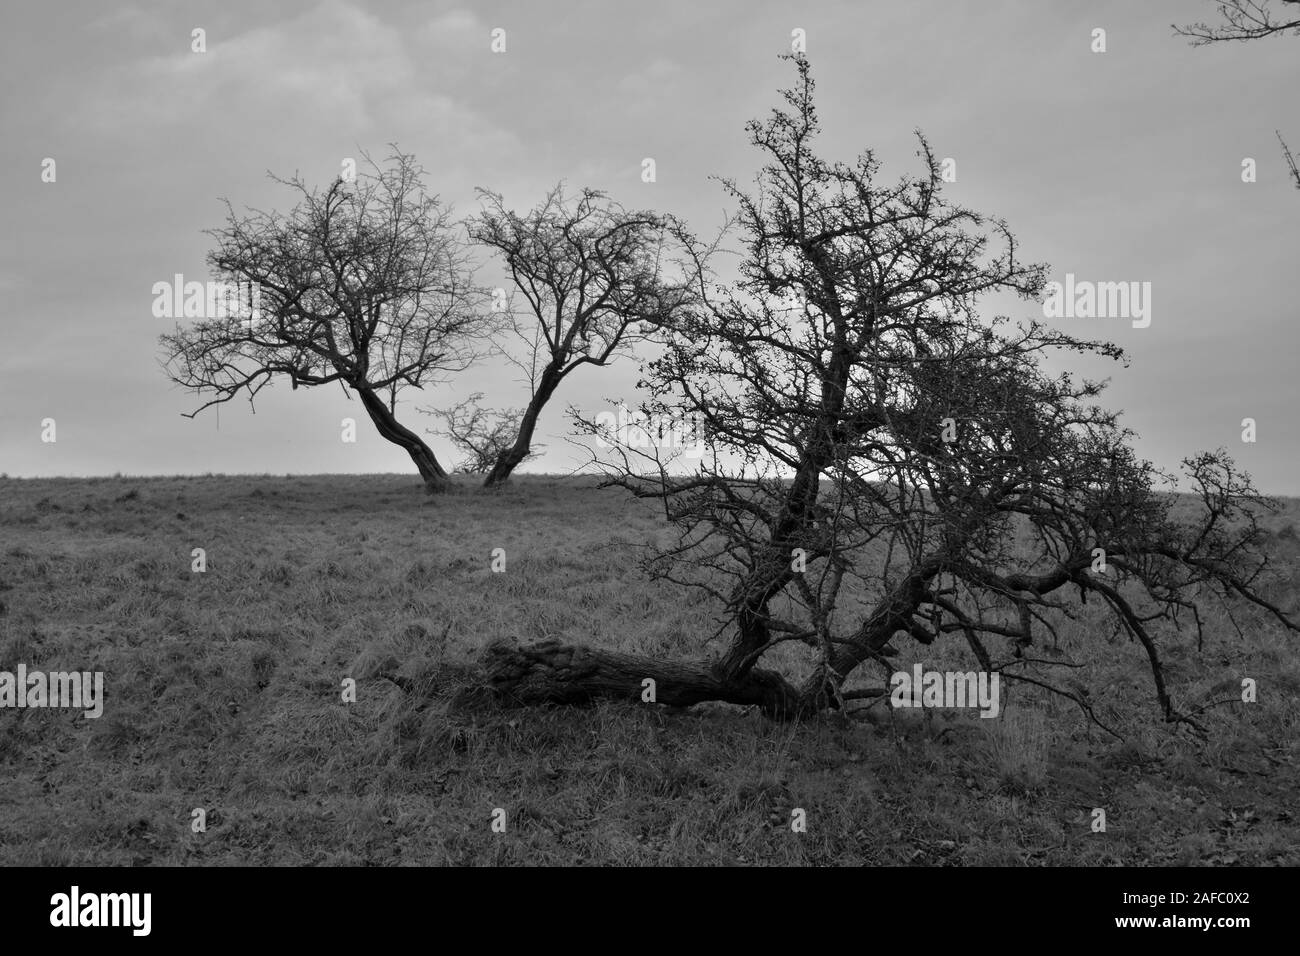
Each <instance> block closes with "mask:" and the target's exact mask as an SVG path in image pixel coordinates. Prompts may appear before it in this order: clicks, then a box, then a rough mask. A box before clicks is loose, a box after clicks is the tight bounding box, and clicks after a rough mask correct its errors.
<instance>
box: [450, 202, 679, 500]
mask: <svg viewBox="0 0 1300 956" xmlns="http://www.w3.org/2000/svg"><path fill="white" fill-rule="evenodd" d="M479 193H480V196H481V198H482V200H483V211H482V213H481V215H479V216H478V217H476V218H475V219H473V220H471V224H470V235H471V236H472V238H473V239H475V240H476V241H478V242H479V243H482V244H483V245H485V246H488V247H489V248H491V249H493V250H495V251H496V252H497V253H499V254H500V256H501V259H502V261H503V263H504V265H505V268H506V272H507V274H508V276H509V278H510V281H511V283H512V284H513V286H514V291H515V294H516V295H517V296H518V297H520V298H522V300H523V302H524V303H525V305H526V314H524V315H519V314H517V313H516V312H515V311H514V310H513V309H510V310H508V315H509V323H510V327H511V329H512V330H513V332H514V334H515V336H516V337H517V339H518V340H519V341H520V342H522V343H523V345H524V352H523V355H522V357H521V356H518V355H515V354H513V353H510V352H508V351H506V352H504V354H506V356H507V358H509V359H510V360H511V361H512V362H514V364H515V365H516V366H518V367H519V368H520V369H521V370H522V371H523V373H524V377H525V381H526V384H527V386H528V390H529V399H528V403H527V405H526V406H525V407H524V408H523V409H522V411H521V412H520V413H519V414H518V415H515V414H513V413H504V414H502V413H491V412H487V411H486V410H485V411H484V412H483V413H482V414H481V415H476V416H473V417H470V418H466V417H465V416H464V415H462V418H461V421H460V422H459V425H460V429H461V434H462V437H461V444H462V445H465V444H466V443H467V439H469V444H471V445H476V446H478V447H481V448H485V447H491V446H500V451H499V453H498V454H497V456H496V459H495V461H494V462H493V465H492V467H491V468H490V469H489V470H488V472H487V477H486V478H485V480H484V487H492V486H494V485H499V484H501V483H502V482H504V481H505V480H506V479H507V478H509V477H510V474H511V473H512V472H513V471H514V470H515V468H517V467H518V466H519V464H520V463H521V462H523V461H524V460H526V459H527V458H528V457H529V456H530V454H531V453H532V448H533V435H534V433H535V431H536V429H537V422H538V419H539V418H540V416H541V414H542V410H543V409H544V408H545V407H546V404H547V402H549V401H550V400H551V398H552V396H553V395H554V394H555V392H556V390H557V389H558V388H559V386H560V384H561V383H562V382H563V381H564V379H565V378H567V377H568V376H569V375H571V374H572V373H573V372H574V371H576V370H577V369H579V368H581V367H582V366H584V365H593V366H604V365H608V364H610V363H611V362H613V361H614V360H615V359H616V358H618V357H619V356H621V355H626V354H628V353H630V352H631V350H632V349H633V347H634V346H635V344H636V343H637V342H639V341H641V340H643V339H644V338H645V336H646V335H647V334H648V333H649V332H651V331H652V330H653V329H655V328H657V327H658V326H660V325H661V324H663V323H665V322H667V321H668V320H669V319H670V318H671V316H672V315H673V314H674V312H675V311H677V310H679V309H680V308H681V307H682V306H683V305H684V304H685V303H686V302H688V301H689V300H690V297H691V285H690V283H689V282H688V281H683V280H680V279H676V280H675V279H673V278H671V277H670V274H671V273H672V272H673V269H674V266H675V265H676V264H675V263H674V262H672V261H670V259H669V257H668V249H669V245H668V244H669V242H670V241H671V237H672V233H673V230H672V226H673V223H672V220H671V217H667V216H663V215H660V214H658V213H653V212H637V211H629V210H626V209H624V208H623V207H622V206H620V205H619V204H617V203H615V202H613V201H612V200H610V199H608V198H607V197H606V196H605V194H603V193H601V192H598V191H596V190H593V189H583V190H582V191H581V192H580V193H578V195H577V196H573V197H571V196H568V195H566V194H565V191H564V188H563V186H562V185H559V186H556V187H555V188H554V189H552V190H551V192H550V193H549V194H548V195H547V196H546V198H545V200H543V202H542V203H541V204H540V205H538V206H537V207H536V208H534V209H532V210H530V211H529V212H527V213H525V214H523V215H520V214H519V213H516V212H513V211H511V210H508V209H506V207H505V205H504V202H503V200H502V198H501V196H500V195H498V194H496V193H492V192H488V191H486V190H480V191H479ZM467 425H470V426H473V427H472V428H470V429H469V430H468V431H466V426H467ZM507 428H513V429H514V434H513V439H512V440H511V441H510V442H509V443H507V444H504V445H501V444H500V439H501V437H502V436H503V435H504V433H505V430H506V429H507Z"/></svg>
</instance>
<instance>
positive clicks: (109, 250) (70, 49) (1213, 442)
mask: <svg viewBox="0 0 1300 956" xmlns="http://www.w3.org/2000/svg"><path fill="white" fill-rule="evenodd" d="M1213 15H1214V4H1213V3H1210V2H1208V0H1207V2H1196V0H1182V2H1165V0H1160V2H1154V0H1145V2H1142V3H1133V2H1125V0H1116V2H1088V3H1063V2H1056V3H1028V2H1020V3H1011V2H988V0H986V2H980V3H965V2H950V3H926V4H920V3H914V2H910V0H899V2H890V3H885V2H870V3H864V2H862V0H857V2H844V3H779V2H771V3H762V2H753V0H735V2H719V3H708V4H704V3H700V2H699V0H684V2H665V0H656V2H654V3H611V2H600V3H596V2H592V3H564V4H560V3H539V2H533V3H519V4H478V5H475V6H473V7H460V6H457V5H454V4H446V3H428V2H421V3H390V2H384V3H377V2H376V3H359V2H344V0H326V2H321V3H298V4H289V3H286V4H275V5H271V4H266V3H258V2H240V0H235V2H228V0H223V2H221V3H166V4H162V3H159V4H130V3H128V4H121V5H118V4H103V3H90V2H86V3H57V4H56V3H48V2H16V0H5V2H4V5H3V8H2V12H0V104H2V116H3V128H4V135H3V137H2V138H0V161H2V162H3V169H4V173H5V175H4V176H3V177H0V198H2V199H3V204H4V206H3V222H4V226H3V238H2V240H0V242H2V245H0V329H2V330H3V338H2V339H0V399H2V401H0V471H3V472H7V473H8V474H10V475H14V476H19V475H22V476H28V475H95V474H113V473H115V472H122V473H126V474H138V475H148V474H175V473H205V472H254V473H264V472H270V473H277V474H283V473H286V472H294V473H310V472H374V471H400V472H409V473H412V475H413V478H414V472H413V469H412V466H411V462H410V460H409V458H407V457H406V455H405V453H404V452H402V451H401V450H399V449H397V448H395V447H394V446H391V445H389V444H387V443H386V442H384V441H383V440H382V439H380V438H379V437H378V436H377V435H376V434H375V433H374V432H373V430H372V429H371V428H370V426H369V425H368V423H367V422H365V420H364V415H363V414H362V412H361V409H360V407H359V406H358V405H355V404H350V403H348V402H347V401H346V399H345V398H344V397H343V395H342V393H341V392H340V391H339V390H337V389H336V388H322V389H309V390H298V391H292V390H290V389H289V388H288V387H287V386H277V387H275V388H273V389H271V390H270V391H268V392H264V393H263V396H262V397H261V398H260V399H259V400H258V405H257V413H256V414H255V415H254V414H253V413H251V412H250V410H249V408H248V406H247V404H246V403H245V402H242V401H237V402H232V403H230V404H228V405H226V406H224V407H223V408H222V409H221V410H220V415H219V416H218V415H217V414H216V412H215V411H213V410H209V411H208V412H205V413H204V414H203V415H202V416H200V417H199V418H197V419H194V420H190V419H187V418H183V417H182V416H181V413H182V412H185V411H190V410H192V409H193V408H194V407H196V404H197V402H196V400H195V398H194V397H193V395H191V394H188V393H186V392H184V391H182V390H180V389H178V388H176V387H174V386H172V385H171V384H170V383H169V382H168V381H167V379H166V378H165V376H164V375H163V374H162V372H161V371H160V369H159V366H158V358H157V356H158V349H157V337H158V335H159V333H161V332H164V331H167V330H169V329H170V327H171V325H172V323H171V322H170V321H168V320H165V319H156V318H154V316H153V314H152V311H151V307H152V303H153V295H152V292H151V288H152V286H153V284H154V283H155V282H158V281H170V280H171V278H172V276H173V275H174V274H175V273H183V274H184V275H185V276H186V278H187V279H189V278H195V279H200V280H203V279H206V278H208V275H207V271H206V268H205V265H204V254H205V253H206V251H207V250H208V248H209V246H210V240H209V239H208V237H206V236H205V235H203V233H202V230H203V229H205V228H211V227H215V226H217V225H219V224H220V223H221V221H222V217H223V207H222V205H221V203H220V201H219V200H220V198H221V197H228V198H229V199H230V200H231V201H232V202H234V203H235V204H236V205H237V206H241V205H249V206H258V207H262V208H280V209H285V208H287V207H288V206H289V205H291V204H292V197H291V195H290V194H289V193H288V192H287V191H286V190H284V188H283V187H279V186H276V185H275V184H274V183H272V182H270V181H269V180H268V179H267V177H266V172H267V171H268V170H271V171H274V172H276V173H280V174H292V173H293V172H294V171H299V172H301V173H302V175H303V176H304V177H305V178H306V179H307V180H308V181H309V182H314V183H320V184H325V183H327V182H328V181H329V180H330V179H331V178H333V177H334V176H336V175H337V174H338V172H339V168H340V163H341V161H342V159H343V158H344V157H348V156H356V155H357V154H358V150H359V149H366V150H369V151H372V152H376V153H381V154H382V153H383V151H384V149H385V144H387V143H390V142H395V143H396V144H397V145H398V146H400V147H401V148H402V149H404V150H406V151H410V152H414V153H415V154H416V156H417V158H418V159H419V160H420V161H421V162H422V163H423V164H424V166H425V167H426V168H427V169H428V170H429V171H430V174H431V178H430V181H429V186H430V188H431V189H432V190H433V191H435V192H437V193H439V194H440V195H441V196H442V198H443V199H445V200H447V201H449V202H451V203H453V204H454V205H455V206H456V208H457V211H458V212H461V213H469V212H471V211H473V209H474V208H475V207H474V187H476V186H484V187H489V188H492V189H496V190H498V191H500V192H502V193H504V195H505V199H506V201H507V203H508V204H509V205H511V206H514V207H516V208H519V209H524V208H527V207H530V206H532V205H533V204H534V203H535V202H537V201H538V200H539V199H540V198H541V197H542V195H543V194H544V192H545V190H546V189H547V188H548V187H549V186H550V185H553V184H554V183H555V182H556V181H557V180H559V179H564V180H566V181H568V182H569V183H570V184H571V185H572V186H575V187H576V186H582V185H590V186H594V187H597V188H601V189H605V190H608V191H609V192H610V194H611V195H612V196H613V197H614V198H615V199H618V200H620V201H622V202H623V203H624V204H626V205H629V206H635V207H652V208H655V209H658V210H661V211H664V212H671V213H675V214H678V215H680V216H683V217H684V218H686V219H687V220H688V221H689V222H690V223H691V224H692V225H693V226H694V227H695V228H696V231H697V232H701V233H704V232H708V231H710V229H711V228H713V227H714V226H715V225H716V224H717V222H718V221H719V219H720V217H721V213H722V210H723V208H724V205H725V200H724V196H723V194H722V192H721V190H720V189H719V187H718V185H717V184H716V183H715V182H712V181H711V180H710V179H709V178H708V177H709V176H710V175H727V176H734V177H737V178H741V179H747V178H749V177H750V176H751V175H752V173H753V171H754V169H755V166H756V164H757V161H758V156H757V154H756V153H755V152H754V151H753V149H752V147H750V146H748V144H747V143H746V137H745V134H744V131H743V125H744V123H745V121H746V120H747V119H749V118H751V117H754V116H758V115H762V114H764V113H765V112H766V111H767V110H768V109H770V108H771V107H772V106H773V105H775V103H776V90H777V89H778V88H779V87H781V86H785V85H787V84H788V83H789V82H790V81H791V79H792V75H793V74H792V70H791V68H790V66H789V65H788V64H786V63H783V62H781V61H780V60H778V55H779V54H781V53H782V52H786V51H788V50H789V45H790V34H791V30H792V29H794V28H802V29H803V30H805V31H806V34H807V48H808V56H809V58H810V60H811V61H812V64H813V69H814V75H815V78H816V81H817V93H818V107H819V112H820V115H821V119H822V124H823V127H824V130H825V132H824V136H823V138H822V145H821V149H822V152H823V153H824V154H825V155H827V156H830V157H832V158H843V159H851V158H853V156H854V155H856V154H857V153H858V152H859V151H860V150H861V149H863V148H866V147H870V148H872V149H874V150H875V151H876V153H877V155H878V157H879V158H880V159H881V160H882V161H883V162H884V164H885V171H886V173H887V174H888V175H889V176H890V177H891V178H892V177H893V176H894V175H895V174H897V173H901V172H903V171H904V170H907V169H909V168H910V169H912V170H915V169H916V168H917V167H916V165H915V163H916V159H915V156H914V152H915V141H914V140H913V138H912V137H913V130H915V129H917V128H919V129H921V130H922V131H923V132H924V133H925V134H926V135H927V137H928V138H929V139H930V141H931V143H932V145H933V146H934V148H935V151H936V153H937V155H939V156H940V157H952V158H953V159H955V160H956V169H957V181H956V182H955V183H954V184H953V185H952V186H951V187H949V189H950V195H951V196H952V197H953V198H954V199H955V200H957V201H960V202H962V203H964V204H966V205H969V206H972V207H974V208H975V209H977V210H979V211H981V212H986V213H990V214H994V215H998V216H1001V217H1003V218H1005V219H1006V220H1007V221H1008V223H1009V224H1010V225H1011V227H1012V229H1013V230H1014V231H1015V233H1016V235H1017V237H1018V239H1019V241H1020V243H1021V246H1022V249H1023V252H1024V254H1025V256H1026V258H1029V259H1032V260H1036V261H1042V262H1046V263H1048V264H1049V265H1050V275H1051V278H1054V279H1063V278H1064V276H1065V274H1066V273H1073V274H1074V275H1075V276H1076V277H1077V278H1080V279H1088V280H1093V281H1137V282H1150V283H1151V290H1152V300H1151V307H1152V312H1151V322H1150V325H1149V326H1148V327H1146V328H1134V327H1133V324H1132V323H1131V322H1130V321H1129V320H1127V319H1123V318H1105V319H1081V318H1064V319H1061V320H1059V323H1058V324H1059V325H1060V326H1061V327H1062V328H1065V329H1067V330H1068V331H1071V332H1076V333H1079V334H1082V335H1086V336H1097V337H1104V338H1108V339H1111V340H1113V341H1116V342H1118V343H1120V344H1121V345H1122V346H1124V347H1125V348H1126V349H1127V350H1128V351H1129V353H1130V356H1131V364H1130V366H1129V367H1128V368H1123V367H1120V366H1114V367H1112V368H1111V369H1110V370H1109V372H1108V373H1107V374H1111V375H1112V376H1113V379H1114V384H1113V386H1112V388H1111V390H1110V392H1109V399H1108V401H1107V404H1109V405H1110V406H1111V407H1114V408H1119V409H1123V410H1124V411H1125V416H1124V419H1123V421H1124V422H1125V423H1126V424H1127V425H1129V426H1130V427H1131V428H1133V429H1135V430H1136V431H1137V432H1138V433H1139V436H1140V437H1139V439H1138V443H1137V445H1138V451H1139V452H1140V453H1141V454H1142V455H1144V456H1145V457H1148V458H1151V459H1152V460H1154V461H1155V462H1156V463H1157V464H1160V465H1162V466H1165V467H1174V466H1175V465H1176V464H1177V462H1178V460H1179V459H1180V458H1181V457H1183V456H1184V455H1187V454H1191V453H1194V452H1196V451H1198V450H1202V449H1208V448H1217V447H1220V446H1223V447H1226V448H1228V449H1229V450H1230V451H1231V452H1232V453H1233V454H1234V455H1235V456H1236V457H1237V459H1238V461H1239V462H1240V463H1241V464H1242V465H1243V466H1244V467H1246V468H1247V469H1248V470H1250V471H1251V472H1252V474H1253V475H1254V476H1255V478H1256V482H1257V484H1258V485H1259V486H1260V487H1261V488H1262V489H1264V490H1266V491H1270V492H1274V493H1279V494H1293V495H1294V494H1300V475H1298V474H1297V471H1296V468H1295V467H1294V466H1295V465H1296V464H1297V459H1298V456H1297V448H1298V447H1300V402H1297V397H1298V396H1300V387H1298V386H1297V380H1298V377H1300V373H1297V370H1296V367H1295V364H1296V357H1297V344H1298V343H1300V332H1298V331H1297V320H1298V319H1300V316H1298V315H1297V311H1298V310H1297V304H1296V303H1297V299H1296V290H1295V282H1296V276H1297V265H1300V192H1297V191H1296V190H1295V188H1294V187H1293V186H1291V185H1290V184H1289V183H1288V181H1287V178H1286V169H1285V167H1284V165H1283V162H1282V157H1281V154H1280V150H1279V147H1278V143H1277V140H1276V138H1275V134H1274V130H1275V129H1281V130H1282V131H1283V133H1284V134H1288V135H1289V138H1290V140H1291V143H1292V146H1293V147H1300V106H1298V105H1297V103H1298V102H1300V101H1297V98H1296V90H1297V88H1300V41H1296V40H1294V39H1292V38H1287V37H1275V38H1270V39H1265V40H1260V41H1256V42H1253V43H1250V44H1237V45H1217V46H1214V47H1207V48H1199V49H1193V48H1191V47H1189V46H1188V44H1187V42H1186V41H1185V40H1184V39H1182V38H1179V37H1175V36H1173V35H1172V31H1171V29H1170V24H1171V23H1173V22H1175V21H1177V22H1184V21H1187V20H1190V19H1212V18H1213ZM196 27H201V28H203V29H204V30H205V31H206V42H207V52H206V53H202V54H199V53H194V52H192V51H191V31H192V30H194V29H195V28H196ZM497 27H499V28H502V29H504V30H505V31H506V52H504V53H500V54H494V53H493V52H491V50H490V42H491V37H490V34H491V31H492V30H493V29H494V28H497ZM1098 27H1100V28H1103V29H1105V31H1106V44H1107V52H1105V53H1094V52H1092V50H1091V46H1092V43H1093V38H1092V32H1093V30H1094V28H1098ZM47 157H48V158H53V159H54V160H55V162H56V164H57V165H56V175H57V178H56V181H55V182H53V183H47V182H42V178H41V173H42V163H43V161H44V160H45V159H46V158H47ZM644 157H653V158H654V159H655V161H656V166H657V182H655V183H653V184H648V183H643V182H642V181H641V176H640V174H641V160H642V159H643V158H644ZM1246 157H1253V158H1254V159H1255V160H1256V161H1257V164H1258V181H1257V182H1255V183H1252V184H1246V183H1243V182H1242V177H1241V164H1242V160H1243V159H1244V158H1246ZM1007 310H1008V311H1009V312H1010V314H1012V315H1013V316H1018V317H1023V318H1028V317H1031V316H1034V315H1035V314H1037V315H1039V316H1040V317H1041V310H1040V309H1038V308H1037V307H1036V306H1034V304H1032V303H1029V304H1024V303H1015V304H1014V305H1009V306H1008V308H1007ZM1087 371H1090V372H1094V373H1095V372H1096V371H1097V369H1096V368H1095V367H1093V368H1088V369H1087ZM582 372H590V374H577V375H575V376H574V377H572V378H570V379H569V380H568V381H567V382H566V383H565V386H564V388H563V390H562V391H561V392H560V394H559V395H558V397H557V399H556V401H555V402H554V403H553V404H552V405H551V406H550V407H549V408H548V410H547V412H546V413H545V415H544V416H543V419H542V423H541V428H540V434H539V440H540V441H542V442H544V443H546V444H547V446H548V448H549V452H548V454H547V456H546V457H544V458H543V459H541V460H540V461H537V462H534V463H531V464H530V465H529V466H528V467H526V468H525V469H524V470H525V471H528V470H532V471H550V472H563V471H567V470H568V469H569V468H571V467H572V466H573V464H574V463H576V461H577V460H578V459H579V456H578V455H577V454H575V453H574V452H573V450H572V449H571V447H570V446H568V445H566V443H565V441H564V436H565V435H566V434H567V433H568V428H567V424H566V421H565V417H564V415H563V408H564V406H565V405H568V404H574V405H577V406H578V407H580V408H583V409H584V410H586V411H588V412H591V413H595V412H597V411H600V410H602V409H605V408H607V407H608V403H607V402H606V399H608V398H613V397H620V396H622V397H627V398H633V397H634V392H633V391H632V388H633V383H634V381H635V373H636V369H635V366H634V365H633V364H631V363H627V364H624V365H622V366H615V367H613V368H610V369H605V370H589V369H584V370H582ZM515 377H516V372H515V370H514V369H512V368H511V367H510V366H508V365H506V364H505V363H496V364H493V365H488V366H485V367H483V368H482V369H481V370H479V371H478V372H476V373H475V374H474V375H473V377H472V381H469V380H466V381H465V382H464V383H462V384H461V385H460V386H459V387H457V388H447V389H441V390H437V391H433V392H428V393H426V394H425V395H424V396H423V397H422V396H420V395H419V394H418V393H409V392H408V393H407V398H406V406H405V411H404V413H403V412H402V411H401V410H399V414H401V415H402V417H403V418H404V420H405V421H406V422H407V424H409V425H410V426H411V427H414V428H416V429H417V430H421V431H423V430H424V429H425V428H427V427H429V426H430V425H431V424H432V420H431V419H428V418H425V417H424V416H420V415H417V414H416V413H415V412H414V411H413V410H412V407H413V406H417V405H421V404H427V405H434V404H440V403H446V402H447V401H448V399H450V398H455V397H458V396H461V395H464V394H466V393H468V392H469V391H483V392H486V393H487V401H488V403H489V404H492V405H496V406H503V405H521V404H523V401H524V399H525V396H524V394H523V392H522V390H521V387H520V386H519V385H518V384H517V383H516V382H515V381H514V379H515ZM345 416H353V417H356V418H357V419H358V422H359V427H358V440H357V442H356V443H355V444H346V443H343V442H342V441H340V437H339V436H340V430H339V421H340V419H341V418H342V417H345ZM1247 417H1249V418H1254V419H1255V420H1256V421H1257V423H1258V441H1257V442H1256V443H1254V444H1244V443H1243V442H1242V441H1241V431H1242V429H1241V421H1242V419H1243V418H1247ZM46 418H53V419H54V420H55V421H56V423H57V439H58V440H57V442H56V443H54V444H49V443H43V442H42V441H41V430H42V429H41V423H42V420H43V419H46ZM433 445H434V448H435V450H436V451H437V452H439V454H440V456H441V457H443V458H444V460H446V459H454V458H455V456H454V455H453V454H452V453H451V450H450V448H449V447H448V446H447V445H446V444H445V443H444V442H442V441H441V440H437V441H434V442H433Z"/></svg>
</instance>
